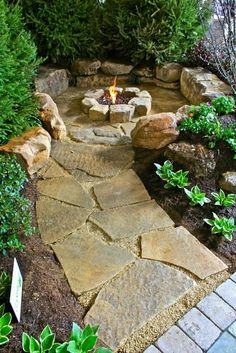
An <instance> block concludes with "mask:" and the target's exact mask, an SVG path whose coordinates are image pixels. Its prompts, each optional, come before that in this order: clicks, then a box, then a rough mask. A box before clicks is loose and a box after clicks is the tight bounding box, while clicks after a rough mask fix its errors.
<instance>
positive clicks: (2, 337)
mask: <svg viewBox="0 0 236 353" xmlns="http://www.w3.org/2000/svg"><path fill="white" fill-rule="evenodd" d="M4 311H5V306H4V304H3V305H1V306H0V346H2V345H4V344H6V343H8V342H9V338H8V337H7V336H8V335H10V333H11V332H12V330H13V327H12V326H11V320H12V315H11V313H5V314H4Z"/></svg>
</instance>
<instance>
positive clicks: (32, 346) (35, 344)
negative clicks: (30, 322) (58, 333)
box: [29, 336, 40, 352]
mask: <svg viewBox="0 0 236 353" xmlns="http://www.w3.org/2000/svg"><path fill="white" fill-rule="evenodd" d="M29 348H30V352H37V351H40V344H39V342H38V341H37V340H36V339H35V338H34V337H32V336H31V337H30V346H29Z"/></svg>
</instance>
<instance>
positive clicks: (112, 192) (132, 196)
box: [94, 170, 151, 209]
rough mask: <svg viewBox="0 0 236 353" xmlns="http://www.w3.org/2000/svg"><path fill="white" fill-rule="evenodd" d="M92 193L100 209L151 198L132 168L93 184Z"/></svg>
mask: <svg viewBox="0 0 236 353" xmlns="http://www.w3.org/2000/svg"><path fill="white" fill-rule="evenodd" d="M94 193H95V195H96V197H97V200H98V203H99V205H100V206H101V208H102V209H108V208H114V207H119V206H125V205H130V204H133V203H138V202H142V201H148V200H151V198H150V196H149V194H148V192H147V190H146V189H145V187H144V185H143V183H142V181H141V180H140V179H139V177H138V176H137V174H136V173H135V171H133V170H128V171H126V172H124V173H122V174H120V175H118V176H116V177H114V178H112V179H110V180H108V181H105V182H102V183H100V184H97V185H95V186H94Z"/></svg>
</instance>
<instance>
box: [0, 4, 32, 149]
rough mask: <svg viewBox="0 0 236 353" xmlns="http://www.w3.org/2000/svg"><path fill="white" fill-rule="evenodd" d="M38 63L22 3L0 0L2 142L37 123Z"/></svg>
mask: <svg viewBox="0 0 236 353" xmlns="http://www.w3.org/2000/svg"><path fill="white" fill-rule="evenodd" d="M37 67H38V62H37V60H36V47H35V45H34V43H33V42H32V40H31V37H30V34H29V33H28V32H26V31H25V29H24V25H23V22H22V17H21V11H20V8H19V6H8V5H7V4H6V2H5V0H0V144H3V143H6V142H7V141H8V140H9V139H10V138H11V137H13V136H17V135H19V134H21V133H22V132H23V131H24V130H26V129H28V128H29V127H30V126H32V125H35V123H36V121H35V117H37V115H38V105H37V103H36V101H35V99H34V97H33V78H34V76H35V72H36V69H37Z"/></svg>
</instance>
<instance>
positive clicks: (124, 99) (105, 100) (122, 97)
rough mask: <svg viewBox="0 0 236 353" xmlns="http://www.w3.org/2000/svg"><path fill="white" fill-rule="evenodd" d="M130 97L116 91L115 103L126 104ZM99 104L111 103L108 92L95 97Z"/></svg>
mask: <svg viewBox="0 0 236 353" xmlns="http://www.w3.org/2000/svg"><path fill="white" fill-rule="evenodd" d="M131 98H132V97H129V96H127V95H126V94H123V93H118V94H117V96H116V103H115V104H128V103H129V101H130V99H131ZM97 101H98V103H99V104H102V105H113V103H112V100H111V98H110V96H109V94H105V95H104V96H102V97H101V98H99V99H97Z"/></svg>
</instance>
